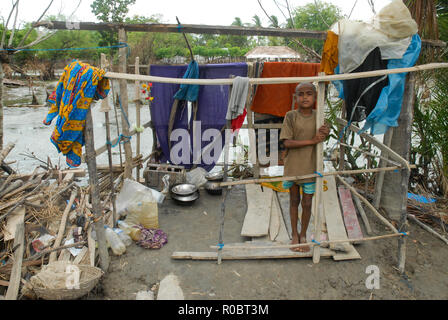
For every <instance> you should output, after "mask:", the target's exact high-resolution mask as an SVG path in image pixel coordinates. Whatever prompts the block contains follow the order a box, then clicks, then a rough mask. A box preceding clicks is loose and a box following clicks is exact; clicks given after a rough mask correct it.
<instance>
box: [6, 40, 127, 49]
mask: <svg viewBox="0 0 448 320" xmlns="http://www.w3.org/2000/svg"><path fill="white" fill-rule="evenodd" d="M126 47H129V46H128V44H127V43H124V42H119V44H117V45H113V46H104V47H86V48H61V49H51V48H50V49H11V48H6V49H0V51H68V50H92V49H108V48H126Z"/></svg>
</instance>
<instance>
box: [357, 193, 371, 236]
mask: <svg viewBox="0 0 448 320" xmlns="http://www.w3.org/2000/svg"><path fill="white" fill-rule="evenodd" d="M353 195H354V197H353V199H354V200H355V204H356V207H357V208H358V211H359V215H360V216H361V218H362V221H363V222H364V226H365V227H366V231H367V234H368V235H370V234H372V228H371V227H370V223H369V219H368V218H367V215H366V212H365V211H364V208H363V207H362V203H361V200H359V198H358V196H356V195H355V194H353Z"/></svg>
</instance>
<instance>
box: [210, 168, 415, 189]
mask: <svg viewBox="0 0 448 320" xmlns="http://www.w3.org/2000/svg"><path fill="white" fill-rule="evenodd" d="M411 168H417V166H416V165H411ZM394 170H403V168H402V167H399V166H395V167H385V168H372V169H359V170H343V171H330V172H321V174H322V176H324V177H326V176H337V175H345V174H359V173H373V172H381V171H394ZM316 177H319V174H317V173H312V174H307V175H303V176H292V177H275V178H260V179H247V180H237V181H227V182H214V183H213V186H214V187H227V186H236V185H241V184H254V183H262V182H279V181H296V180H302V179H309V178H316Z"/></svg>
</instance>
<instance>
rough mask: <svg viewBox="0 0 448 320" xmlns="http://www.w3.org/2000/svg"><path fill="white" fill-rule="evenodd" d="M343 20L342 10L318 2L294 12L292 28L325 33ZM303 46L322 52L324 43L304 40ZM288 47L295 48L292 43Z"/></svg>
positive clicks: (319, 0) (298, 8) (296, 9)
mask: <svg viewBox="0 0 448 320" xmlns="http://www.w3.org/2000/svg"><path fill="white" fill-rule="evenodd" d="M341 18H342V13H341V9H339V8H338V7H337V6H335V5H333V4H330V3H326V2H323V1H321V0H316V1H314V3H309V4H307V5H305V6H303V7H297V8H295V9H294V10H293V12H292V21H289V23H290V24H292V27H294V28H297V29H304V30H315V31H320V30H322V31H324V30H328V29H329V28H330V27H331V25H333V24H334V23H335V22H337V21H338V20H340V19H341ZM302 44H303V45H305V46H307V47H309V48H311V49H312V50H314V51H316V52H317V53H321V52H322V48H323V45H324V43H323V41H321V40H310V39H304V40H303V41H302ZM288 45H291V46H294V45H293V44H292V43H291V42H290V41H288Z"/></svg>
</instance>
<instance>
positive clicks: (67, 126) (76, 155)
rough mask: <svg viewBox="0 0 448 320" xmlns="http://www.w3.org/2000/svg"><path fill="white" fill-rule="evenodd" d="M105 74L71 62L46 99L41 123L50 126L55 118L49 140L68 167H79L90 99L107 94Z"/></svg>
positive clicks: (86, 65) (102, 97) (107, 87)
mask: <svg viewBox="0 0 448 320" xmlns="http://www.w3.org/2000/svg"><path fill="white" fill-rule="evenodd" d="M104 74H105V71H104V70H102V69H98V68H95V67H92V66H90V65H89V64H87V63H83V62H81V61H77V60H73V61H72V63H70V64H69V65H67V66H66V67H65V68H64V72H63V74H62V75H61V77H60V79H59V81H58V83H57V85H56V88H55V90H54V91H53V93H52V94H51V95H50V97H49V98H48V100H47V102H48V103H49V105H50V110H49V111H48V114H47V117H46V118H45V120H44V121H43V123H44V124H45V125H50V124H51V122H52V120H53V119H54V118H55V117H56V116H57V120H56V127H55V128H54V131H53V133H52V135H51V138H50V141H51V142H52V143H53V144H54V145H55V146H56V149H57V150H58V152H62V154H63V155H65V156H66V162H67V164H68V166H69V167H78V166H79V165H80V164H81V156H82V146H83V145H84V132H83V130H84V127H85V122H86V116H87V112H88V110H89V108H90V104H91V102H92V100H93V99H95V100H98V99H104V98H105V97H106V96H107V94H108V93H109V89H110V85H109V79H107V78H103V76H104Z"/></svg>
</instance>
